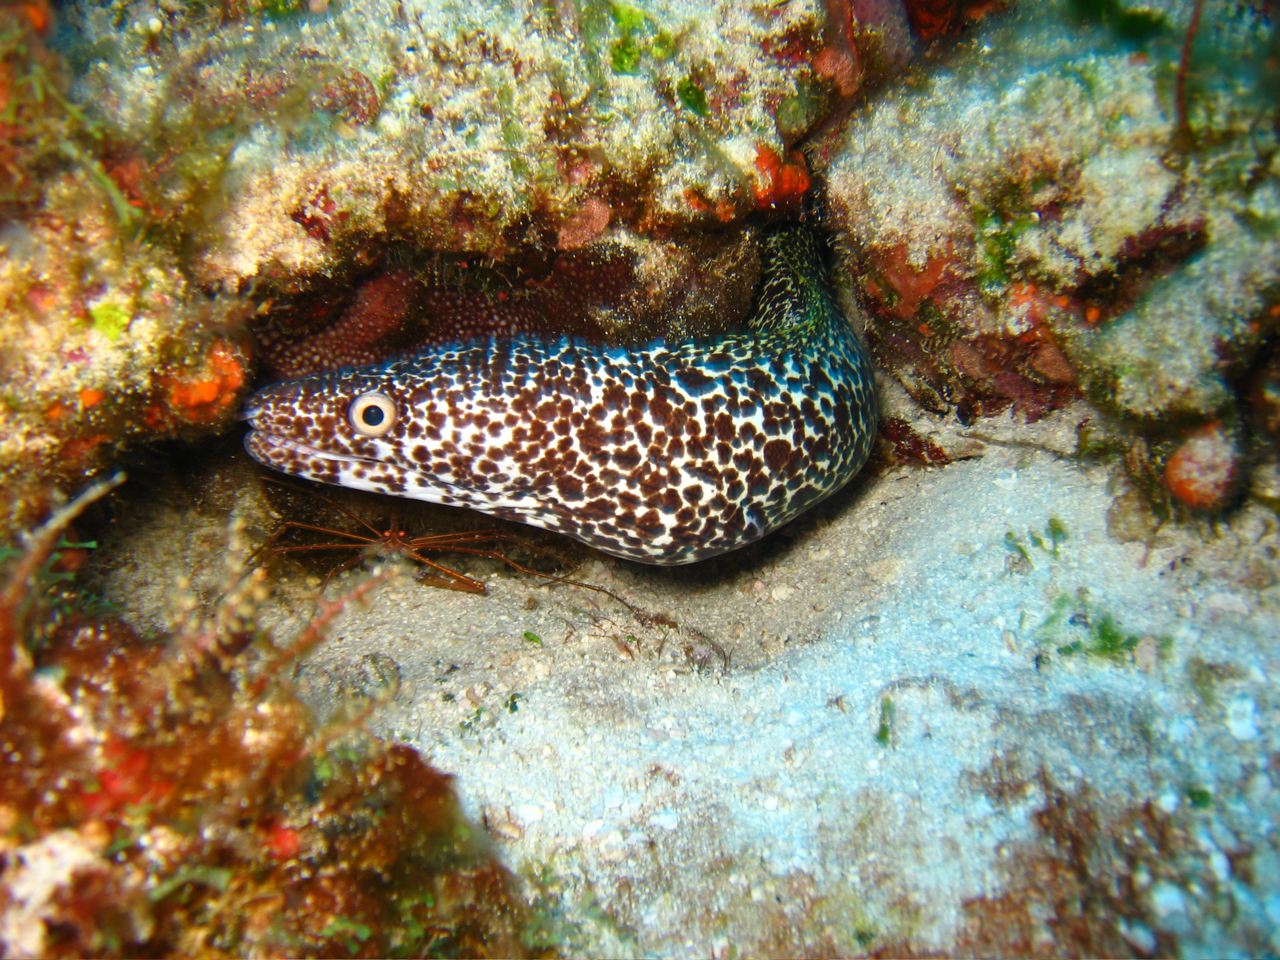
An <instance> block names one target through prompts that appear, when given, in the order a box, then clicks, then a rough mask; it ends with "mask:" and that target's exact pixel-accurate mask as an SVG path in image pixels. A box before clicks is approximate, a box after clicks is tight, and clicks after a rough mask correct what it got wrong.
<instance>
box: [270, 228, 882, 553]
mask: <svg viewBox="0 0 1280 960" xmlns="http://www.w3.org/2000/svg"><path fill="white" fill-rule="evenodd" d="M876 417H877V412H876V397H875V388H874V382H873V377H872V369H871V361H870V358H869V357H868V356H867V353H866V350H865V348H864V347H863V345H862V343H861V341H860V340H859V338H858V335H857V334H856V333H855V331H854V330H853V328H852V327H851V326H850V324H849V321H848V319H847V318H846V317H845V316H844V315H843V313H842V312H841V311H840V309H839V307H838V306H837V305H836V303H835V301H834V299H833V298H832V295H831V291H830V289H829V288H828V286H827V282H826V279H825V274H824V270H823V266H822V260H821V256H820V252H819V250H818V248H817V244H816V241H815V239H814V237H813V235H812V234H811V233H810V232H809V230H808V229H807V228H804V227H798V226H790V227H784V228H780V229H777V230H775V231H773V232H771V233H770V234H768V235H767V236H766V238H765V240H764V264H763V275H762V278H761V288H760V291H759V293H758V295H757V297H756V303H755V307H754V308H753V310H752V314H751V317H750V319H749V321H748V323H747V330H746V331H744V332H742V333H736V334H730V335H725V336H722V337H718V338H714V339H695V340H688V341H681V342H666V341H655V342H653V343H649V344H646V345H644V346H640V347H600V346H597V345H592V344H588V343H586V342H583V341H579V340H573V339H568V338H551V337H537V336H519V337H511V338H503V339H489V340H485V341H480V342H475V343H466V344H454V345H450V346H444V347H437V348H432V349H431V350H428V351H426V352H425V353H421V354H419V355H417V356H415V357H411V358H407V359H400V360H394V361H391V362H388V363H383V364H378V365H372V366H367V367H358V368H351V369H346V370H340V371H337V372H334V373H327V374H319V375H316V376H310V377H304V378H301V379H298V380H290V381H287V382H284V383H277V384H274V385H272V386H269V387H266V388H264V389H262V390H260V391H259V392H258V393H257V394H255V395H254V396H253V397H252V398H251V399H250V400H249V403H248V405H247V408H246V411H245V418H246V419H247V420H249V421H250V424H251V427H252V429H251V430H250V432H249V434H248V435H247V436H246V438H245V447H246V449H247V450H248V451H249V453H250V454H251V455H252V456H253V457H254V458H255V459H257V460H258V461H260V462H261V463H263V464H266V465H267V466H269V467H274V468H275V469H277V470H281V471H283V472H285V473H288V474H293V475H295V476H301V477H307V478H309V479H312V480H319V481H322V482H324V483H331V484H337V485H339V486H343V487H352V488H355V489H359V490H370V491H373V492H376V493H386V494H393V495H395V496H400V497H410V498H414V499H418V500H428V501H431V502H434V503H443V504H450V505H455V506H463V507H470V508H472V509H475V510H479V511H482V512H484V513H487V514H491V515H493V516H497V517H503V518H505V519H508V520H517V521H520V522H523V523H528V524H532V525H534V526H538V527H544V528H546V529H548V530H554V531H557V532H559V533H563V534H566V535H568V536H570V537H575V538H576V539H578V540H581V541H582V542H584V543H586V544H589V545H590V546H592V547H595V548H597V549H599V550H602V551H604V552H605V553H610V554H613V555H615V556H619V557H625V558H627V559H629V560H637V561H640V562H642V563H653V564H682V563H692V562H694V561H697V560H704V559H706V558H707V557H713V556H716V555H717V554H721V553H726V552H728V551H730V550H736V549H737V548H739V547H742V546H745V545H746V544H748V543H751V542H753V541H755V540H758V539H760V538H761V537H763V536H764V535H765V534H766V533H769V532H770V531H771V530H774V529H776V528H778V527H779V526H781V525H782V524H784V523H786V522H787V521H789V520H791V519H792V518H794V517H796V516H797V515H799V514H800V513H802V512H803V511H805V510H807V509H808V508H809V507H811V506H813V505H814V504H816V503H818V502H819V501H820V500H823V499H825V498H826V497H828V496H830V495H831V494H832V493H834V492H835V491H837V490H838V489H840V488H841V487H842V486H844V484H845V483H846V482H848V480H849V479H850V478H851V477H853V475H854V474H856V473H857V472H858V470H859V469H860V468H861V467H862V465H863V463H864V462H865V461H866V459H867V455H868V454H869V453H870V450H871V442H872V439H873V436H874V434H875V429H876Z"/></svg>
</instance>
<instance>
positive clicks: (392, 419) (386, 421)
mask: <svg viewBox="0 0 1280 960" xmlns="http://www.w3.org/2000/svg"><path fill="white" fill-rule="evenodd" d="M347 419H349V420H350V421H351V426H352V427H353V428H354V429H355V431H356V433H358V434H360V436H362V437H380V436H382V435H383V434H384V433H386V432H387V431H388V430H390V429H391V428H392V427H393V426H395V423H396V405H395V404H394V403H392V402H391V398H390V397H388V396H387V395H386V394H385V393H362V394H360V396H358V397H356V398H355V399H354V400H352V401H351V406H350V407H348V408H347Z"/></svg>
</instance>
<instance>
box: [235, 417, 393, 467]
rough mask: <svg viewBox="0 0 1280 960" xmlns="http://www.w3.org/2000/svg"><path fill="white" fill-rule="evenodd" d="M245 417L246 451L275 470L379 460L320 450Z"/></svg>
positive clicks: (367, 462) (371, 462) (378, 462)
mask: <svg viewBox="0 0 1280 960" xmlns="http://www.w3.org/2000/svg"><path fill="white" fill-rule="evenodd" d="M246 419H248V420H249V432H248V433H246V434H245V437H244V448H245V450H246V451H247V452H248V454H249V456H251V457H253V459H255V460H257V461H258V462H259V463H261V464H263V465H265V466H268V467H274V468H275V469H276V470H283V471H284V472H286V473H297V472H299V471H300V468H305V466H306V465H307V464H308V463H326V464H339V463H357V464H364V465H368V466H376V465H378V464H380V463H381V461H379V460H375V459H373V458H371V457H356V456H352V455H351V454H346V453H334V452H333V451H332V450H321V449H319V448H318V447H312V446H309V445H307V444H305V443H302V442H300V441H298V440H293V439H291V438H289V437H285V436H282V435H280V434H278V433H271V432H269V431H267V430H264V429H263V428H262V427H259V426H255V425H254V423H253V420H252V418H251V417H248V418H246Z"/></svg>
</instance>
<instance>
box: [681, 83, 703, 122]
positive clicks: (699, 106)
mask: <svg viewBox="0 0 1280 960" xmlns="http://www.w3.org/2000/svg"><path fill="white" fill-rule="evenodd" d="M676 96H677V97H679V98H680V102H681V103H682V104H684V106H685V108H686V109H687V110H689V111H690V112H691V113H696V114H697V115H698V116H700V117H705V116H709V115H710V111H709V110H708V109H707V94H706V91H705V90H703V89H702V87H701V86H700V85H699V84H698V82H697V81H696V80H694V79H693V78H692V77H685V78H684V79H683V80H681V81H680V82H679V83H677V84H676Z"/></svg>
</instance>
